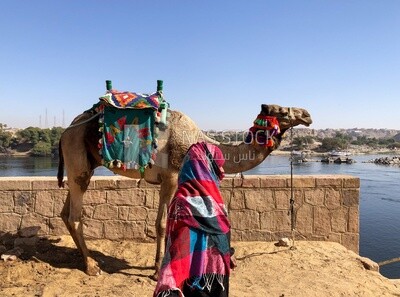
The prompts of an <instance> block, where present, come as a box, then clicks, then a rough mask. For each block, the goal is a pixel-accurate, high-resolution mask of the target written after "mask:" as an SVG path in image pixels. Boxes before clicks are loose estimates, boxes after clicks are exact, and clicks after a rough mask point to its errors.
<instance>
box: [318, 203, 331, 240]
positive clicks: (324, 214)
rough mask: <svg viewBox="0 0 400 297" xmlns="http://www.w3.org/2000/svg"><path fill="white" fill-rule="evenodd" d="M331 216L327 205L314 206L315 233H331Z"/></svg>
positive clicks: (324, 234)
mask: <svg viewBox="0 0 400 297" xmlns="http://www.w3.org/2000/svg"><path fill="white" fill-rule="evenodd" d="M330 221H331V218H330V213H329V210H328V209H327V208H326V207H322V206H314V234H315V235H317V236H318V235H323V236H326V235H327V234H329V233H331V222H330Z"/></svg>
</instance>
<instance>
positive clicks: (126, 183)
mask: <svg viewBox="0 0 400 297" xmlns="http://www.w3.org/2000/svg"><path fill="white" fill-rule="evenodd" d="M137 183H138V180H137V179H134V178H127V179H119V180H117V187H118V189H131V188H137Z"/></svg>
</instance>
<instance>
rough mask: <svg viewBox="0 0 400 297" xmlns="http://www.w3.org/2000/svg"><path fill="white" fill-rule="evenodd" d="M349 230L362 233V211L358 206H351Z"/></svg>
mask: <svg viewBox="0 0 400 297" xmlns="http://www.w3.org/2000/svg"><path fill="white" fill-rule="evenodd" d="M347 230H348V231H349V232H351V233H357V234H359V233H360V212H359V208H358V206H352V207H349V218H348V227H347Z"/></svg>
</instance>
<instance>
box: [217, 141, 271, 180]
mask: <svg viewBox="0 0 400 297" xmlns="http://www.w3.org/2000/svg"><path fill="white" fill-rule="evenodd" d="M218 147H219V148H220V149H221V151H222V153H223V154H224V157H225V164H224V170H225V173H239V172H243V171H247V170H250V169H252V168H254V167H256V166H257V165H258V164H260V163H261V162H262V161H264V160H265V158H266V157H267V156H268V155H269V154H270V153H271V152H272V151H273V150H272V149H270V148H265V147H262V146H260V145H252V144H245V143H240V144H238V145H231V144H223V143H220V144H219V145H218Z"/></svg>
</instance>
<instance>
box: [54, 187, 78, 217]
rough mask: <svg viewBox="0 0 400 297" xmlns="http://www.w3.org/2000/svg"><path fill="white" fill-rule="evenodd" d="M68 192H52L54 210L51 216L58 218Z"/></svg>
mask: <svg viewBox="0 0 400 297" xmlns="http://www.w3.org/2000/svg"><path fill="white" fill-rule="evenodd" d="M67 195H68V192H67V191H64V190H58V191H54V192H53V197H54V209H53V215H54V216H59V215H60V214H61V211H62V209H63V207H64V203H65V200H66V199H67ZM84 199H85V198H84Z"/></svg>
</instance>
